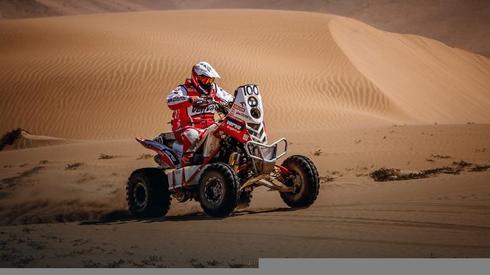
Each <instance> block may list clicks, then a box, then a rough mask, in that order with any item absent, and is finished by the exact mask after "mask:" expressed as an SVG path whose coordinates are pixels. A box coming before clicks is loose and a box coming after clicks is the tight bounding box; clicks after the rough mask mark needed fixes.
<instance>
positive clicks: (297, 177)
mask: <svg viewBox="0 0 490 275" xmlns="http://www.w3.org/2000/svg"><path fill="white" fill-rule="evenodd" d="M289 169H290V170H292V172H293V175H292V176H291V178H289V180H288V181H289V184H288V185H289V186H290V187H293V191H292V192H290V193H289V194H291V195H297V194H299V193H300V192H301V190H302V189H303V186H304V178H303V174H302V173H301V171H299V170H298V169H297V168H296V167H291V168H289Z"/></svg>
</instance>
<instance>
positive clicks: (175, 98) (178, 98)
mask: <svg viewBox="0 0 490 275" xmlns="http://www.w3.org/2000/svg"><path fill="white" fill-rule="evenodd" d="M186 100H187V97H186V96H174V97H172V98H170V99H169V100H168V102H177V101H186Z"/></svg>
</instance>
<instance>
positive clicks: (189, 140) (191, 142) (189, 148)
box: [179, 127, 204, 166]
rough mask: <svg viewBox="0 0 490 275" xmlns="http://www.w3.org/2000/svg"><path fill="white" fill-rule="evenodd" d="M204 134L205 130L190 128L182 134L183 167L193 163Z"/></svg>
mask: <svg viewBox="0 0 490 275" xmlns="http://www.w3.org/2000/svg"><path fill="white" fill-rule="evenodd" d="M203 132H204V129H197V128H190V127H189V128H187V129H185V130H183V131H182V132H181V133H180V135H179V137H180V141H181V142H182V145H183V154H182V166H185V165H187V164H189V162H190V161H191V159H192V157H193V156H194V153H195V152H196V151H197V148H198V145H199V144H200V141H201V140H202V133H203Z"/></svg>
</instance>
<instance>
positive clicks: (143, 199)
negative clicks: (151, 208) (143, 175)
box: [133, 182, 148, 208]
mask: <svg viewBox="0 0 490 275" xmlns="http://www.w3.org/2000/svg"><path fill="white" fill-rule="evenodd" d="M133 193H134V202H135V203H136V205H137V206H138V208H144V207H145V206H146V204H147V203H148V188H147V187H146V184H144V183H142V182H137V183H136V184H135V185H134V188H133Z"/></svg>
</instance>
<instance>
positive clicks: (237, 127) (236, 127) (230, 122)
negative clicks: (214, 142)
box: [226, 120, 243, 131]
mask: <svg viewBox="0 0 490 275" xmlns="http://www.w3.org/2000/svg"><path fill="white" fill-rule="evenodd" d="M226 124H227V125H228V126H230V127H231V128H233V129H234V130H237V131H241V130H242V129H243V125H241V124H239V123H237V122H235V121H233V120H227V121H226Z"/></svg>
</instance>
